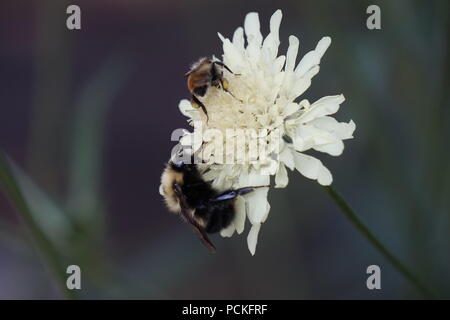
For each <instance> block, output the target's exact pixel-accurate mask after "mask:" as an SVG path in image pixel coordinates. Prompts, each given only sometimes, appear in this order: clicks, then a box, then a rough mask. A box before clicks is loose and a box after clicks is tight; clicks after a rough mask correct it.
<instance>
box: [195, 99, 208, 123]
mask: <svg viewBox="0 0 450 320" xmlns="http://www.w3.org/2000/svg"><path fill="white" fill-rule="evenodd" d="M192 102H193V103H194V104H196V105H197V107H200V108H202V110H203V112H204V113H205V115H206V122H208V120H209V117H208V112H207V111H206V107H205V105H204V104H203V102H201V101H200V100H199V99H198V98H197V97H196V96H195V95H192ZM194 107H195V106H194Z"/></svg>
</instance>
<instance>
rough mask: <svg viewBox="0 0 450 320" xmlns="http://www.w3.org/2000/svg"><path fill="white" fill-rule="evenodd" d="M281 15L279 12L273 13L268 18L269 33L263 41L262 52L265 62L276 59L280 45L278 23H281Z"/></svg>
mask: <svg viewBox="0 0 450 320" xmlns="http://www.w3.org/2000/svg"><path fill="white" fill-rule="evenodd" d="M281 18H282V13H281V10H277V11H275V13H274V14H273V15H272V17H271V18H270V33H269V35H268V36H267V37H266V39H264V43H263V47H262V48H263V51H264V52H265V53H266V55H267V62H271V61H273V60H274V59H275V58H276V57H277V53H278V46H279V45H280V37H279V30H280V23H281Z"/></svg>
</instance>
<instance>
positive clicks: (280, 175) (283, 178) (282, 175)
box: [275, 163, 289, 188]
mask: <svg viewBox="0 0 450 320" xmlns="http://www.w3.org/2000/svg"><path fill="white" fill-rule="evenodd" d="M288 182H289V178H288V173H287V170H286V167H285V166H284V164H282V163H280V164H279V165H278V171H277V174H276V175H275V188H285V187H286V186H287V184H288Z"/></svg>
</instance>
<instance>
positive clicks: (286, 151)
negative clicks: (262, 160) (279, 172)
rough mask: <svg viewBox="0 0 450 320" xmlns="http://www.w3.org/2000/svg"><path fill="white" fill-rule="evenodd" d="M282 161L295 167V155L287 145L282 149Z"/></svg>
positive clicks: (292, 168)
mask: <svg viewBox="0 0 450 320" xmlns="http://www.w3.org/2000/svg"><path fill="white" fill-rule="evenodd" d="M280 161H282V162H283V163H284V164H285V165H286V167H288V168H289V169H291V170H294V169H295V162H294V156H293V155H292V150H291V148H289V147H287V146H285V147H284V148H283V150H281V152H280Z"/></svg>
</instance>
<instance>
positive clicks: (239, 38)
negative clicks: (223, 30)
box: [233, 27, 245, 52]
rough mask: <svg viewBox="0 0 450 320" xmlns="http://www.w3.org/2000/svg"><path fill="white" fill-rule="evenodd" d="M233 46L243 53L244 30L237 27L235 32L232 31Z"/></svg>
mask: <svg viewBox="0 0 450 320" xmlns="http://www.w3.org/2000/svg"><path fill="white" fill-rule="evenodd" d="M233 45H234V46H235V47H236V49H238V50H240V51H242V52H243V51H244V45H245V39H244V29H242V27H239V28H237V29H236V31H234V34H233Z"/></svg>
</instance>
